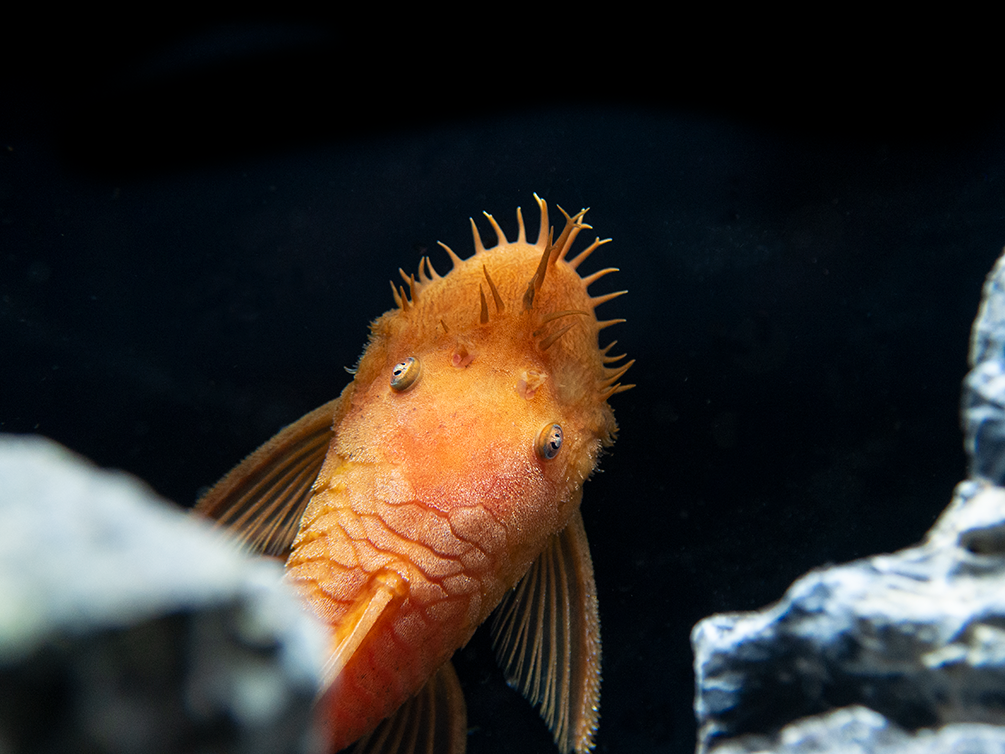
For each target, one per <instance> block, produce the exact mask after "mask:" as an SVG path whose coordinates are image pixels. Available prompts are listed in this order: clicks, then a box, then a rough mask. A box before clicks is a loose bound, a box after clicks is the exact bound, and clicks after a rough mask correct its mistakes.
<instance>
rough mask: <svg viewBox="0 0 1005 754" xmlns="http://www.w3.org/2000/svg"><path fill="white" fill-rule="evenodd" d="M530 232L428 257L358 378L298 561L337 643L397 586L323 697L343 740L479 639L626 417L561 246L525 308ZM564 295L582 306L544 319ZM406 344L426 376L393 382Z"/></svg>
mask: <svg viewBox="0 0 1005 754" xmlns="http://www.w3.org/2000/svg"><path fill="white" fill-rule="evenodd" d="M542 208H543V207H542ZM577 232H578V226H577V227H576V228H575V229H573V232H572V237H571V238H569V239H568V242H569V243H571V241H572V239H573V238H574V237H575V235H576V233H577ZM522 236H523V232H522V227H521V240H520V241H519V242H517V243H506V242H505V240H504V239H501V240H502V243H501V244H500V245H499V246H496V247H495V248H491V249H487V250H485V249H480V248H479V250H478V253H477V254H476V255H475V256H473V257H471V258H469V259H467V260H464V261H460V260H457V261H455V267H454V269H453V270H452V271H451V272H450V273H449V274H448V275H446V276H444V277H442V278H440V277H439V276H434V277H433V278H432V279H428V278H426V276H425V275H423V276H422V277H423V278H424V282H423V283H421V284H419V283H416V288H417V292H416V293H414V294H413V296H412V300H411V303H409V301H408V300H407V299H406V300H405V301H404V305H403V308H398V309H395V310H392V311H389V312H387V313H386V314H384V315H383V316H382V317H380V318H379V319H378V320H376V322H374V323H373V325H372V334H371V338H370V342H369V344H368V346H367V348H366V351H365V352H364V354H363V356H362V357H361V359H360V362H359V365H358V368H357V371H356V375H355V379H354V380H353V382H352V383H351V384H350V385H349V386H348V387H347V388H346V390H345V392H344V393H343V396H342V400H341V403H340V405H339V408H338V411H337V413H336V416H335V432H334V438H333V440H332V443H331V446H330V448H329V452H328V455H327V458H326V460H325V463H324V466H323V468H322V470H321V473H320V475H319V477H318V480H317V482H316V483H315V486H314V496H313V498H312V500H311V502H310V504H309V506H308V508H307V510H306V512H305V514H304V517H303V519H302V522H301V525H300V530H299V533H298V535H297V538H296V541H295V542H294V545H293V550H292V553H291V555H290V557H289V560H288V562H287V569H288V576H289V579H290V580H291V581H292V583H293V584H295V585H296V587H297V588H298V589H299V591H300V592H301V593H302V595H303V597H304V598H305V599H306V600H307V602H308V603H309V604H310V605H311V606H312V607H313V609H314V610H315V611H316V612H317V614H318V615H319V616H321V617H322V618H323V619H324V620H325V621H327V622H328V623H329V625H330V626H331V627H332V632H333V647H334V646H337V645H338V643H339V642H340V641H342V639H343V638H344V637H345V636H346V635H347V634H348V633H349V632H350V631H351V630H352V627H353V626H354V625H355V623H356V621H357V620H358V619H359V616H360V614H361V612H362V611H363V610H364V609H365V607H366V605H367V602H368V600H369V598H370V597H371V596H372V595H373V594H375V593H376V592H378V591H380V590H384V591H385V592H387V591H389V592H390V593H391V594H392V595H393V596H392V599H391V601H390V603H389V604H388V606H387V608H386V609H385V610H384V611H383V613H382V614H381V616H380V618H379V620H378V621H377V623H376V624H375V625H374V627H373V628H372V629H371V630H370V631H369V632H368V633H367V635H366V639H365V641H364V642H363V643H362V644H361V645H360V647H359V649H358V650H357V651H355V652H354V653H353V654H352V656H351V657H350V658H349V659H348V661H347V662H346V664H345V667H344V669H342V671H341V672H340V673H339V675H338V677H337V678H336V679H335V680H334V682H333V684H332V686H331V687H330V688H329V690H328V691H327V692H326V695H325V697H324V698H323V699H322V701H321V709H322V714H323V715H324V716H325V717H326V719H327V727H328V729H329V732H330V733H331V735H332V741H333V749H338V748H341V747H343V746H346V745H348V744H350V743H352V742H353V741H355V740H356V739H357V738H359V737H360V736H361V735H363V734H365V733H367V732H368V731H370V730H371V729H373V728H374V727H375V726H376V725H377V723H379V722H380V721H381V720H382V719H383V718H385V717H387V716H388V715H390V714H391V713H393V712H394V710H395V709H396V708H397V707H398V706H399V705H400V704H402V703H403V702H404V701H405V700H407V699H408V698H409V697H411V696H412V695H413V694H415V693H416V692H417V691H418V690H419V689H420V688H421V687H422V685H423V683H425V681H426V680H427V679H428V678H429V677H430V675H431V674H432V673H433V672H434V671H435V670H436V669H437V668H438V667H439V666H440V665H442V664H443V663H444V662H445V661H447V660H448V659H449V658H450V656H451V655H452V654H453V652H454V651H455V650H456V649H458V648H459V647H461V646H463V645H464V644H465V643H466V642H467V641H468V639H469V638H470V637H471V635H472V633H473V632H474V630H475V629H476V628H477V627H478V626H479V625H480V624H481V623H482V622H483V621H484V620H485V619H486V617H488V615H489V613H490V612H491V611H492V609H493V608H494V607H495V606H496V605H497V604H498V602H499V601H500V599H501V598H502V597H503V595H504V594H505V593H506V591H507V590H509V589H510V588H512V587H513V586H514V584H515V583H516V582H517V581H518V580H519V579H520V578H521V577H522V576H523V575H524V573H525V572H526V571H527V569H528V568H529V566H530V565H531V563H532V562H533V560H534V558H536V557H537V555H538V554H539V553H540V552H541V551H542V549H543V548H544V547H545V545H546V544H547V542H548V540H549V539H550V538H551V537H552V535H554V534H556V533H557V532H559V531H561V529H562V528H563V527H564V526H565V525H566V523H567V522H568V520H569V518H570V516H571V515H572V514H573V512H574V511H575V509H576V507H577V506H578V505H579V500H580V499H581V487H582V485H583V482H584V481H585V480H586V478H587V477H588V476H589V475H590V473H591V472H592V471H593V469H594V467H595V465H596V462H597V457H598V454H599V453H600V449H601V446H602V444H605V443H608V442H609V441H610V440H611V437H612V435H613V433H614V431H615V429H616V428H615V424H614V418H613V414H612V412H611V410H610V408H609V407H608V405H607V403H606V400H605V396H604V394H603V393H602V390H603V389H606V388H605V386H604V385H603V384H602V383H603V381H604V379H605V378H606V377H607V374H606V373H605V368H604V364H603V361H602V354H601V353H600V351H599V350H598V347H597V333H598V330H599V329H600V328H599V325H598V323H597V320H596V317H595V316H594V315H593V309H594V305H595V303H596V302H595V301H594V300H591V297H590V295H589V294H588V293H587V291H586V287H585V284H584V281H583V280H582V279H581V278H580V277H579V275H578V274H577V273H576V271H575V270H574V269H573V267H572V266H570V265H569V263H568V262H567V261H566V260H565V259H564V258H560V257H564V254H562V253H561V251H562V250H561V249H556V250H554V251H552V252H551V260H550V264H549V266H548V269H547V273H546V276H545V279H544V281H543V285H542V286H541V287H540V290H538V291H537V293H536V295H535V297H534V300H533V305H532V307H531V308H530V309H525V302H524V295H525V292H526V290H527V287H528V283H529V282H530V281H531V279H532V277H533V276H534V273H535V270H536V269H537V267H538V265H539V262H540V261H541V257H542V253H543V251H544V249H545V248H546V246H547V239H546V238H545V237H544V234H543V233H542V237H541V238H539V242H538V243H537V244H529V243H525V242H523V241H522ZM480 245H481V244H480V241H478V239H477V236H476V246H478V247H480ZM483 265H484V267H485V269H487V271H488V273H489V275H490V276H491V279H492V281H493V282H494V283H495V284H496V286H497V287H498V291H499V294H500V297H501V299H502V302H503V304H504V310H503V311H498V310H497V305H496V303H495V302H494V300H493V296H492V294H491V290H490V286H489V285H488V283H487V281H486V276H485V273H484V271H483ZM479 288H481V290H482V293H483V295H484V296H485V297H486V299H487V313H488V322H486V323H482V322H481V317H480V311H481V306H482V305H481V295H480V293H479ZM402 295H404V291H402ZM566 310H579V312H580V313H578V314H570V315H568V316H564V317H561V318H558V319H556V320H553V321H547V322H545V321H543V320H544V319H545V318H546V317H547V315H549V314H551V313H554V312H561V311H566ZM570 323H572V324H573V325H574V326H573V327H572V328H571V330H570V331H569V332H567V333H566V334H565V335H563V336H562V337H561V338H559V339H558V340H557V341H556V342H554V344H552V345H550V347H548V349H547V350H542V349H541V343H542V341H543V340H544V339H545V338H547V336H548V335H549V334H551V333H553V332H555V331H557V330H559V329H561V328H562V327H564V326H566V325H568V324H570ZM407 357H415V358H417V359H419V360H420V362H421V365H422V366H421V368H422V372H421V377H420V379H419V380H418V381H417V383H416V384H415V385H414V386H412V387H411V388H410V389H408V390H406V391H404V392H395V391H394V390H392V389H391V386H390V375H391V371H392V369H393V368H394V366H395V365H396V364H398V363H399V362H401V361H403V360H404V359H406V358H407ZM553 422H557V423H559V424H560V425H561V426H562V428H563V430H564V443H563V446H562V448H561V451H560V452H559V454H558V455H557V456H556V457H555V458H553V459H551V460H545V459H544V458H542V457H541V456H540V455H539V454H538V452H537V450H536V443H537V439H538V435H539V433H540V431H541V429H542V427H544V426H546V425H548V424H550V423H553Z"/></svg>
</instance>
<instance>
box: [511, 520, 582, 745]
mask: <svg viewBox="0 0 1005 754" xmlns="http://www.w3.org/2000/svg"><path fill="white" fill-rule="evenodd" d="M492 635H493V643H494V646H495V651H496V658H497V659H498V660H499V664H500V665H501V666H502V668H503V672H504V673H505V674H506V680H507V681H508V682H509V684H510V685H511V686H514V687H516V688H518V689H519V690H520V691H521V692H522V693H523V695H524V696H525V697H527V699H528V700H529V701H530V702H531V703H532V704H534V705H535V706H537V707H538V708H539V711H540V713H541V717H543V718H544V720H545V722H547V723H548V727H549V728H551V732H552V734H553V735H554V737H555V743H556V744H557V745H558V748H559V749H560V750H561V751H562V752H563V754H566V753H567V752H571V751H575V752H577V754H584V753H585V752H587V751H589V750H590V749H592V748H593V735H594V732H595V731H596V727H597V720H598V719H599V717H600V712H599V707H600V617H599V612H598V609H597V589H596V586H595V585H594V582H593V561H592V560H591V559H590V548H589V544H588V542H587V541H586V531H585V530H584V528H583V517H582V516H581V515H580V513H579V511H578V509H577V511H576V513H575V514H574V515H573V517H572V519H571V520H570V521H569V524H568V525H567V526H566V527H565V529H563V530H562V531H561V532H560V533H558V534H556V535H555V536H554V537H553V538H552V540H551V542H550V543H549V544H548V546H547V547H546V548H545V550H544V552H542V553H541V554H540V555H539V556H538V558H537V560H536V561H534V564H533V565H532V566H531V568H530V570H529V571H528V572H527V574H526V575H525V576H524V577H523V579H522V580H521V581H520V583H519V584H517V586H516V588H515V589H513V590H512V591H511V592H510V593H509V594H508V595H507V596H506V597H505V599H504V600H503V601H502V603H501V604H500V605H499V608H498V610H497V611H496V614H495V619H494V621H493V624H492Z"/></svg>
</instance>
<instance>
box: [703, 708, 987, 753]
mask: <svg viewBox="0 0 1005 754" xmlns="http://www.w3.org/2000/svg"><path fill="white" fill-rule="evenodd" d="M1002 751H1005V729H1002V728H1000V727H999V726H997V725H985V724H981V723H954V724H950V725H946V726H943V727H942V728H940V729H939V730H936V731H932V730H925V729H922V730H920V731H917V732H916V733H909V732H907V731H905V730H904V729H903V728H901V727H899V726H897V725H894V724H893V723H891V722H890V721H889V720H887V719H886V718H885V717H883V716H882V715H881V714H879V713H878V712H874V711H873V710H871V709H868V708H867V707H859V706H852V707H844V708H842V709H839V710H834V711H833V712H828V713H826V714H823V715H815V716H813V717H806V718H803V719H801V720H798V721H797V722H794V723H792V724H791V725H788V726H786V727H785V728H783V729H782V731H781V732H780V733H779V734H777V735H774V736H760V735H746V736H738V737H737V738H733V739H730V740H729V741H728V742H726V743H723V744H721V745H719V746H716V747H715V753H716V754H754V753H755V752H757V753H759V754H761V753H763V752H779V754H781V753H782V752H784V754H943V753H944V752H954V753H955V754H979V753H980V752H1002Z"/></svg>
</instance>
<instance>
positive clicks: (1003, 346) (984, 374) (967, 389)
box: [962, 256, 1005, 485]
mask: <svg viewBox="0 0 1005 754" xmlns="http://www.w3.org/2000/svg"><path fill="white" fill-rule="evenodd" d="M970 367H971V369H970V373H969V374H968V375H967V378H966V379H965V380H964V382H963V402H962V403H963V412H962V413H963V417H962V418H963V430H964V436H965V439H966V448H967V455H968V457H969V459H970V476H971V477H972V478H980V479H986V480H988V481H989V482H991V483H993V484H998V485H1001V484H1003V483H1005V256H1003V257H1002V258H1000V259H999V260H998V262H997V264H995V267H994V269H993V270H992V271H991V273H990V274H989V275H988V278H987V281H986V282H985V283H984V295H983V299H982V301H981V307H980V310H979V311H978V313H977V319H976V320H974V327H973V331H972V333H971V337H970Z"/></svg>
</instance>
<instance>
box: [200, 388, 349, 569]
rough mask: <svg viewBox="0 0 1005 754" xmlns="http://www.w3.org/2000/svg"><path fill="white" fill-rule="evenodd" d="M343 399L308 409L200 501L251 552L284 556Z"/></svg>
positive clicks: (203, 511) (208, 514) (209, 515)
mask: <svg viewBox="0 0 1005 754" xmlns="http://www.w3.org/2000/svg"><path fill="white" fill-rule="evenodd" d="M341 400H342V399H341V397H339V398H336V399H335V400H333V401H329V402H328V403H326V404H325V405H323V406H321V407H320V408H317V409H315V410H314V411H311V412H310V413H309V414H307V415H306V416H304V417H303V418H301V419H300V420H298V421H296V422H294V423H293V424H291V425H289V426H288V427H286V428H285V429H283V430H282V431H280V432H279V433H278V434H277V435H276V436H275V437H273V438H272V439H271V440H269V441H268V442H266V443H265V444H264V445H262V447H260V448H259V449H258V450H256V451H255V452H254V453H252V454H251V455H250V456H248V457H247V458H245V459H244V461H242V462H241V463H240V464H239V465H238V466H237V467H236V468H234V469H233V470H232V471H231V472H230V473H229V474H227V476H225V477H224V478H223V479H221V480H220V481H219V482H217V483H216V485H215V486H214V487H213V488H212V489H211V490H210V491H209V492H207V493H206V494H205V495H203V496H202V498H201V499H200V500H199V502H198V504H197V505H196V507H195V512H196V513H199V514H201V515H203V516H206V517H207V518H212V519H216V521H217V522H218V523H219V525H220V526H222V527H223V528H225V529H228V530H230V531H231V532H233V533H234V535H235V536H236V538H237V539H238V540H239V541H240V542H241V543H242V544H244V545H245V546H246V547H248V548H249V549H250V550H251V551H252V552H256V553H261V554H264V555H273V556H276V557H281V558H285V557H286V556H287V555H288V554H289V549H290V545H291V544H292V543H293V539H294V537H296V535H297V530H298V529H299V527H300V518H301V516H303V513H304V509H305V508H306V507H307V503H308V502H309V501H310V498H311V487H312V486H313V485H314V480H315V479H316V478H317V475H318V472H320V471H321V465H322V464H323V463H324V460H325V456H326V455H327V453H328V445H329V443H330V442H331V438H332V424H333V420H334V417H335V413H336V411H337V409H338V408H339V401H341Z"/></svg>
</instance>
